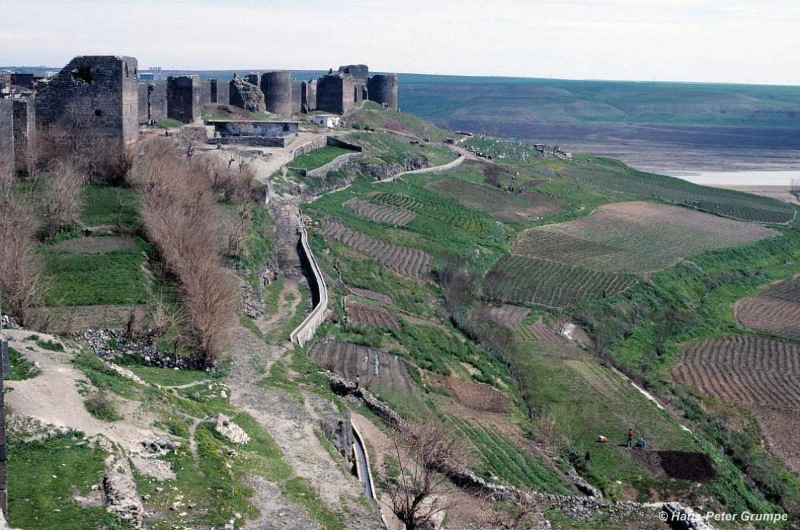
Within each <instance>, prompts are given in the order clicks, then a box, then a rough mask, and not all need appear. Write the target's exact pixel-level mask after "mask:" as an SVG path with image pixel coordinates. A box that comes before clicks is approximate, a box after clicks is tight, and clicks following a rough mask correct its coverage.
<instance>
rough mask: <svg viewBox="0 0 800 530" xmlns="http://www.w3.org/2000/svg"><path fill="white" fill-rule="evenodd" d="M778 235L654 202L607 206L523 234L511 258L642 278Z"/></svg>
mask: <svg viewBox="0 0 800 530" xmlns="http://www.w3.org/2000/svg"><path fill="white" fill-rule="evenodd" d="M775 234H777V232H776V231H775V230H772V229H770V228H766V227H764V226H762V225H759V224H755V223H745V222H741V221H734V220H732V219H726V218H723V217H718V216H714V215H710V214H706V213H702V212H698V211H695V210H689V209H687V208H681V207H677V206H668V205H665V204H658V203H652V202H622V203H614V204H607V205H605V206H601V207H600V208H598V209H596V210H595V211H594V212H592V213H591V214H590V215H588V216H586V217H583V218H580V219H576V220H574V221H569V222H566V223H556V224H550V225H545V226H537V227H534V228H530V229H528V230H525V231H524V232H522V233H521V234H520V235H519V237H518V238H517V241H516V242H515V243H514V246H513V248H512V252H513V253H515V254H520V255H523V256H530V257H534V258H541V259H549V260H555V261H563V262H568V263H575V264H580V265H583V266H585V267H588V268H591V269H597V270H602V271H608V272H622V273H632V274H635V273H644V272H649V271H656V270H659V269H663V268H665V267H669V266H671V265H673V264H675V262H676V261H678V260H680V259H681V258H683V257H686V256H690V255H692V254H696V253H698V252H702V251H705V250H713V249H718V248H724V247H730V246H736V245H740V244H742V243H747V242H750V241H756V240H759V239H764V238H766V237H770V236H773V235H775Z"/></svg>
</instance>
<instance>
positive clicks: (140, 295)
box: [43, 250, 149, 306]
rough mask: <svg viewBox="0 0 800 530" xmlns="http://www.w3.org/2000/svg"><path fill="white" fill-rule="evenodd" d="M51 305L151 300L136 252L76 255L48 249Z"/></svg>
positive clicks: (138, 302)
mask: <svg viewBox="0 0 800 530" xmlns="http://www.w3.org/2000/svg"><path fill="white" fill-rule="evenodd" d="M43 254H44V258H45V276H46V277H47V279H48V280H49V287H50V288H49V290H48V291H47V293H46V295H45V305H47V306H83V305H134V304H144V303H146V302H147V301H148V300H149V296H148V292H147V289H146V285H147V277H146V276H145V274H144V272H143V271H142V269H141V264H142V256H141V255H140V253H139V252H138V251H136V250H120V251H115V252H107V253H99V254H73V253H70V252H54V251H50V250H45V251H44V252H43Z"/></svg>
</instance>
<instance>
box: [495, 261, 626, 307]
mask: <svg viewBox="0 0 800 530" xmlns="http://www.w3.org/2000/svg"><path fill="white" fill-rule="evenodd" d="M635 283H636V278H635V277H633V276H630V275H627V274H616V273H611V272H604V271H597V270H592V269H588V268H586V267H581V266H577V265H567V264H565V263H559V262H557V261H550V260H544V259H539V258H530V257H527V256H518V255H515V254H505V255H504V256H503V257H502V258H500V260H498V262H497V263H496V264H495V265H494V267H492V269H491V270H490V271H489V273H488V274H487V275H486V278H485V279H484V282H483V294H484V296H486V297H487V298H489V299H491V300H494V301H496V302H501V303H510V304H522V305H528V306H544V307H550V308H559V307H568V306H571V305H575V304H577V303H579V302H582V301H584V300H588V299H592V298H600V297H602V296H614V295H615V294H619V293H621V292H622V291H624V290H625V289H627V288H629V287H631V286H632V285H634V284H635Z"/></svg>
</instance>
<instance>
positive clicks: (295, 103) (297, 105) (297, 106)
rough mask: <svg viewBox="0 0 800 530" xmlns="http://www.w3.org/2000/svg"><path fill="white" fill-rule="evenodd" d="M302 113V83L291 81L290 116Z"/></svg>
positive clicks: (295, 80)
mask: <svg viewBox="0 0 800 530" xmlns="http://www.w3.org/2000/svg"><path fill="white" fill-rule="evenodd" d="M301 112H303V83H301V82H300V81H298V80H297V79H292V114H300V113H301Z"/></svg>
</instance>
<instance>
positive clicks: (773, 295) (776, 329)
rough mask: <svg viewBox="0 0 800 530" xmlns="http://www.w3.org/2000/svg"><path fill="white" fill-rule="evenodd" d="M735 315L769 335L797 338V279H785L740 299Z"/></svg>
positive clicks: (799, 304)
mask: <svg viewBox="0 0 800 530" xmlns="http://www.w3.org/2000/svg"><path fill="white" fill-rule="evenodd" d="M734 313H735V315H736V319H737V320H738V321H739V322H740V323H741V324H742V325H744V326H747V327H749V328H753V329H755V330H758V331H762V332H764V333H769V334H771V335H778V336H781V337H788V338H791V339H800V279H798V278H793V279H789V280H785V281H782V282H779V283H776V284H774V285H770V286H769V287H767V288H765V289H763V290H762V291H760V292H759V293H756V294H754V295H753V296H748V297H747V298H744V299H742V300H739V301H738V302H737V303H736V305H735V306H734Z"/></svg>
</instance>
